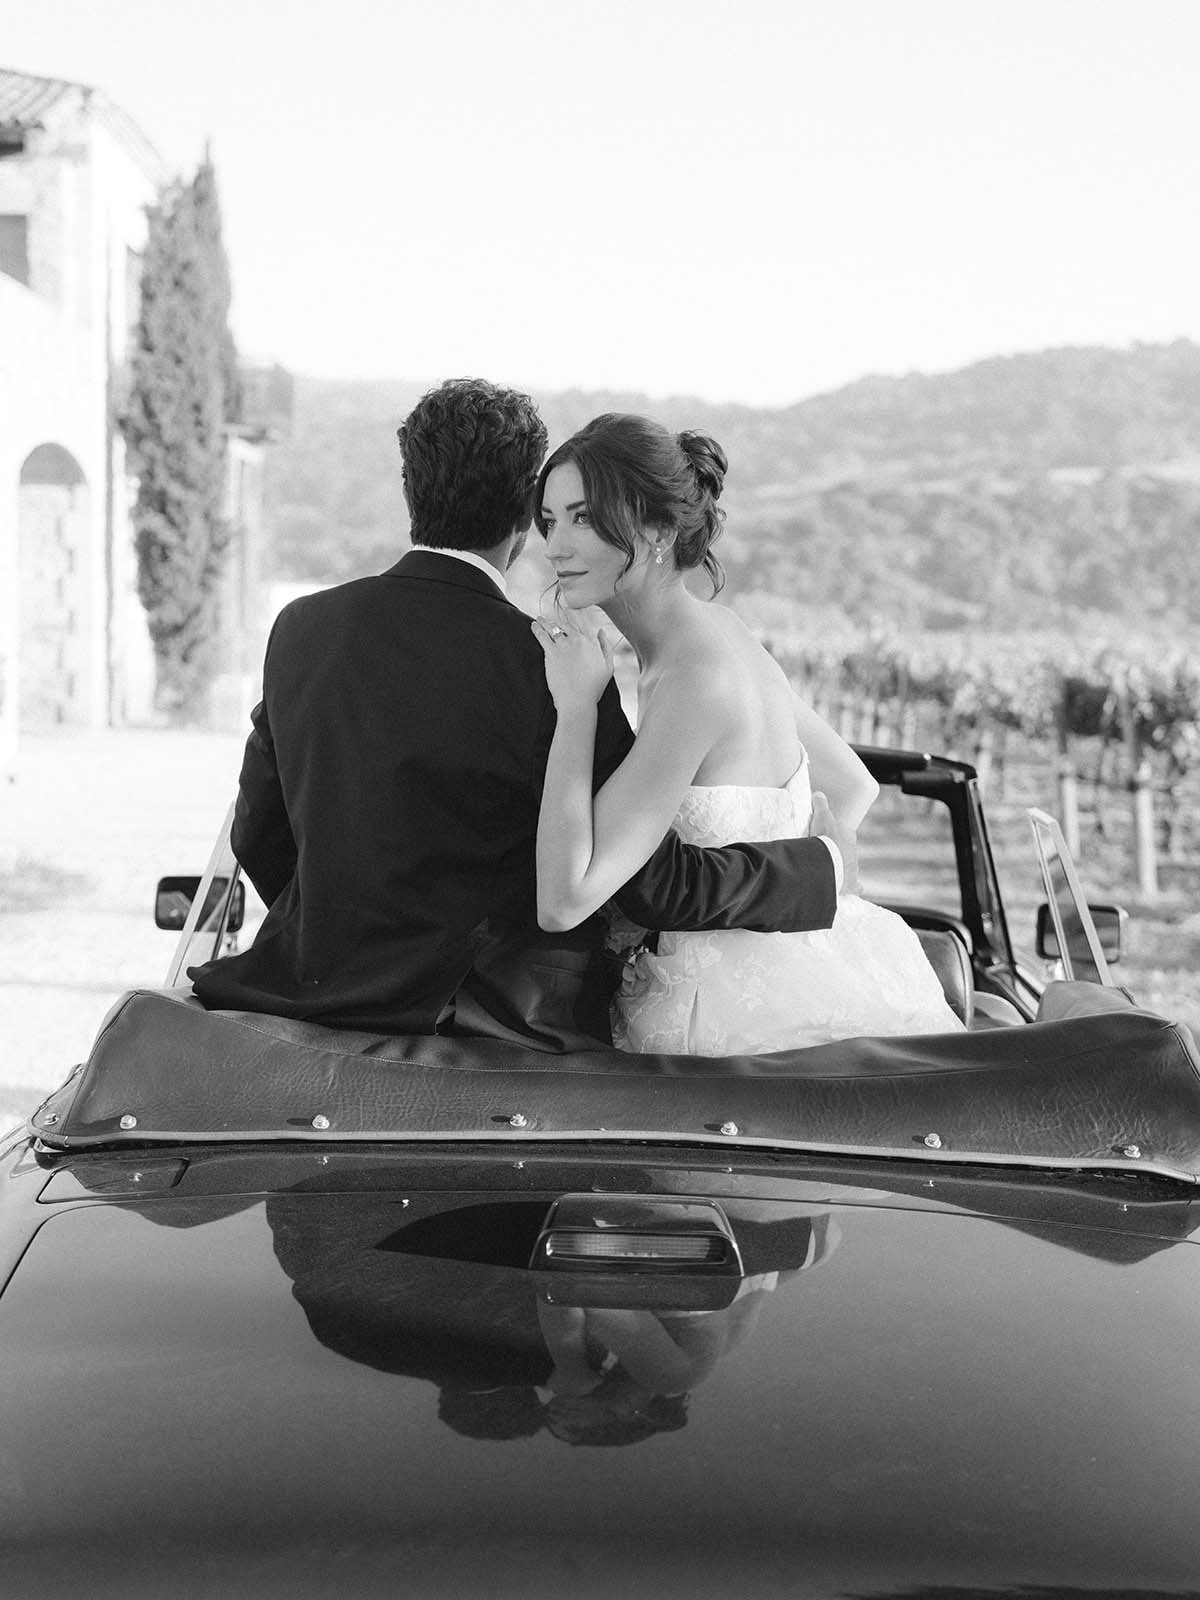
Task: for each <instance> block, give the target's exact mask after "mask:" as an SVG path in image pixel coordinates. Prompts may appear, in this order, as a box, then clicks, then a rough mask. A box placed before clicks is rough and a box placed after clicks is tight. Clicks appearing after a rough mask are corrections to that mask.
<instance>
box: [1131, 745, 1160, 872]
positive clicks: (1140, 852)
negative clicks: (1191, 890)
mask: <svg viewBox="0 0 1200 1600" xmlns="http://www.w3.org/2000/svg"><path fill="white" fill-rule="evenodd" d="M1129 787H1130V789H1131V790H1132V792H1133V837H1134V850H1135V853H1136V855H1137V879H1138V891H1139V893H1140V894H1142V895H1144V896H1146V897H1147V898H1148V899H1152V898H1153V897H1154V896H1155V895H1157V893H1158V849H1157V845H1156V843H1155V838H1154V773H1153V769H1152V768H1151V766H1150V763H1149V761H1148V760H1147V759H1146V758H1145V756H1143V757H1142V759H1141V760H1140V761H1139V762H1138V764H1137V769H1136V771H1135V772H1134V775H1133V777H1132V778H1131V780H1130V783H1129Z"/></svg>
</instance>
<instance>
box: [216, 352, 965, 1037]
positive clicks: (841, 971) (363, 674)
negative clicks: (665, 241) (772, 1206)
mask: <svg viewBox="0 0 1200 1600" xmlns="http://www.w3.org/2000/svg"><path fill="white" fill-rule="evenodd" d="M399 439H400V446H401V452H402V456H403V463H404V491H405V496H406V499H407V501H408V505H409V510H410V513H411V518H412V539H413V544H414V546H415V548H414V549H413V550H411V551H410V552H409V553H408V554H406V555H405V556H404V557H403V558H402V559H401V560H400V561H399V562H398V563H397V564H396V566H394V567H392V568H391V569H390V570H389V571H388V572H385V573H383V574H381V575H379V576H377V577H371V578H364V579H359V580H356V581H355V582H352V583H347V584H342V585H340V586H339V587H337V588H334V589H331V590H327V591H325V592H324V593H321V594H316V595H310V596H306V597H304V598H302V599H300V600H297V601H293V602H292V604H291V605H289V606H287V607H285V608H284V610H283V611H282V612H281V613H280V615H279V617H278V619H277V620H276V623H275V626H274V628H273V629H272V632H271V637H270V639H269V641H268V644H267V654H266V661H265V665H264V671H263V701H262V704H261V705H259V706H258V707H256V709H255V711H254V714H253V718H252V722H253V729H252V732H251V735H250V738H249V740H248V742H247V745H246V751H245V757H244V760H243V765H242V771H241V777H240V782H239V794H238V801H237V807H236V812H235V820H234V830H233V846H234V850H235V853H236V855H237V858H238V860H239V861H240V862H241V864H242V867H243V868H244V870H245V871H246V873H247V875H248V876H249V878H250V880H251V882H252V883H253V884H254V886H255V888H256V889H257V890H258V892H259V894H260V895H261V897H262V899H263V901H264V903H265V904H266V905H267V907H268V908H269V909H268V912H267V915H266V918H265V919H264V921H263V924H262V926H261V928H260V930H259V933H258V935H257V937H256V939H255V941H254V943H253V945H251V947H250V948H249V949H248V950H245V951H243V952H241V953H239V954H237V955H233V956H227V957H223V958H221V959H219V960H217V961H213V962H209V963H207V964H206V965H205V966H203V967H199V968H194V969H193V970H192V973H191V976H192V977H193V979H194V982H195V987H196V991H197V993H198V994H199V996H200V998H201V999H202V1000H203V1002H204V1003H205V1004H206V1005H207V1006H209V1007H221V1008H231V1009H236V1010H248V1011H261V1012H270V1013H274V1014H277V1015H284V1016H291V1017H299V1018H308V1019H311V1020H313V1021H316V1022H321V1023H325V1024H327V1025H331V1026H336V1027H342V1028H358V1029H367V1030H370V1031H372V1032H394V1033H408V1034H421V1033H427V1034H432V1033H445V1034H459V1035H475V1036H485V1037H490V1038H500V1039H506V1040H510V1041H512V1042H514V1043H518V1044H521V1045H525V1046H534V1047H535V1048H541V1049H546V1050H560V1051H562V1050H585V1049H596V1048H603V1047H606V1046H608V1045H609V1044H610V1042H612V1041H613V1039H614V1038H615V1042H616V1043H617V1044H618V1045H619V1046H621V1047H623V1048H625V1049H629V1050H636V1051H653V1052H664V1053H683V1054H698V1055H732V1054H746V1053H756V1052H762V1051H773V1050H785V1049H791V1048H795V1047H798V1046H803V1045H809V1044H814V1043H819V1042H823V1041H825V1040H828V1039H832V1038H843V1037H847V1036H851V1035H855V1034H871V1033H876V1034H879V1033H893V1034H895V1033H917V1032H933V1031H938V1032H941V1031H950V1030H954V1029H958V1028H959V1027H961V1024H960V1023H959V1022H958V1019H957V1018H956V1017H955V1016H954V1014H953V1012H952V1011H951V1010H950V1008H949V1007H948V1006H947V1005H946V1003H945V1000H944V999H943V996H942V993H941V988H940V985H939V983H938V980H937V978H936V976H935V975H934V973H933V971H932V969H931V968H930V967H929V965H928V963H927V962H926V961H925V959H924V956H923V954H922V952H921V949H920V946H919V944H918V942H917V940H916V937H915V935H913V934H912V933H911V931H910V930H909V929H908V928H907V927H906V926H905V924H904V923H903V922H901V921H900V920H899V919H898V918H896V917H893V916H892V915H890V914H889V913H887V912H885V911H882V910H881V909H879V908H878V907H875V906H872V905H870V904H869V903H868V902H866V901H863V900H862V899H860V898H859V897H858V895H857V894H856V893H854V892H853V890H854V889H855V887H856V885H855V882H854V871H855V869H854V830H855V829H856V828H857V826H858V824H859V822H860V821H861V819H862V816H863V814H864V813H865V812H866V810H867V808H868V806H869V805H870V803H871V801H872V800H873V798H874V796H875V792H876V789H875V785H874V782H873V780H872V779H871V778H870V776H869V775H868V774H867V772H866V771H865V769H864V768H863V766H862V764H861V763H860V762H859V761H858V760H857V758H856V757H855V756H854V754H853V752H852V751H851V750H850V749H849V747H848V746H847V745H846V744H844V743H843V741H842V740H841V739H839V738H838V737H837V735H835V734H834V733H833V731H832V730H831V729H830V728H828V727H827V726H826V725H825V724H824V723H823V722H822V721H821V720H820V719H819V718H818V717H816V716H815V714H814V713H813V712H811V711H810V710H808V709H806V708H805V707H803V706H799V705H797V703H796V701H795V699H794V696H793V695H792V692H791V689H790V687H789V686H788V684H787V682H786V680H785V679H784V677H783V674H782V673H781V671H780V670H779V668H778V667H777V666H776V665H775V663H774V662H773V661H772V660H771V658H770V656H769V655H767V653H766V652H765V651H764V650H762V648H761V647H760V646H759V645H758V644H757V643H756V642H755V641H754V640H753V638H752V637H751V636H750V635H749V633H748V632H747V630H746V629H745V628H744V627H743V626H742V624H741V623H740V622H739V621H738V619H737V618H736V617H735V616H734V615H733V613H731V612H729V611H728V610H726V609H725V608H723V607H717V606H712V605H709V604H708V603H707V602H705V601H702V600H699V599H697V598H696V597H694V596H693V595H692V594H691V592H690V591H689V590H688V589H687V588H686V587H685V584H684V581H683V578H684V574H685V573H686V572H687V571H689V570H691V569H693V568H704V569H706V570H707V571H708V572H709V573H710V574H711V575H713V576H714V579H716V578H718V577H719V568H718V567H717V564H716V561H715V558H714V557H713V555H712V552H711V546H712V542H713V540H714V538H715V537H716V535H717V533H718V532H719V529H720V524H721V518H722V513H721V512H720V510H719V509H718V507H717V505H716V500H717V496H718V495H719V493H720V490H721V486H722V478H723V474H724V470H725V459H724V456H723V454H722V453H721V451H720V449H719V447H718V446H716V445H715V444H714V443H713V442H712V441H710V440H707V439H704V438H702V437H700V436H699V435H695V434H684V435H681V436H679V437H675V436H673V435H671V434H669V433H667V432H666V430H665V429H662V428H660V427H659V426H658V425H657V424H655V423H652V422H649V421H646V420H644V419H641V418H637V417H601V418H597V419H596V420H595V421H594V422H592V423H590V424H589V425H588V426H587V427H586V428H584V429H583V430H581V432H580V433H578V434H576V435H575V436H574V437H573V438H572V439H570V440H568V442H567V443H566V444H565V445H563V446H561V447H560V448H559V449H558V450H557V451H555V453H554V454H553V455H552V456H551V457H550V458H549V460H548V461H546V462H545V464H544V465H542V458H543V456H544V454H545V449H546V443H547V438H546V431H545V428H544V426H543V424H542V422H541V419H540V418H539V417H538V415H537V412H536V410H535V409H534V407H533V404H532V402H531V401H529V400H528V398H527V397H525V396H523V395H519V394H516V393H513V392H512V391H508V390H504V389H499V388H497V387H495V386H494V385H492V384H489V383H485V382H483V381H481V380H474V379H462V380H455V381H453V382H450V383H446V384H443V385H442V386H441V387H440V388H438V389H435V390H433V391H431V393H429V394H428V395H426V396H425V397H424V399H422V400H421V401H420V402H419V404H418V405H417V406H416V407H415V409H414V410H413V412H412V413H411V415H410V416H409V417H408V418H407V419H406V421H405V422H404V424H403V425H402V427H401V428H400V430H399ZM539 468H540V471H539ZM531 514H532V517H533V518H534V519H536V522H537V526H538V530H539V532H540V533H541V535H542V536H543V537H544V538H545V540H546V549H547V554H548V556H549V558H550V561H551V563H552V565H553V567H554V569H555V573H556V576H557V579H558V584H557V589H558V606H557V617H556V620H555V621H554V622H553V623H552V624H545V623H541V622H535V623H533V624H532V625H531V623H530V619H529V618H528V617H527V616H525V615H524V614H523V613H522V612H520V611H519V610H518V609H517V608H516V607H515V606H513V605H512V604H511V603H510V602H509V601H508V599H507V597H506V593H505V572H506V570H507V568H508V566H509V565H510V564H511V562H512V561H513V560H514V559H515V558H516V556H517V555H518V554H519V553H520V550H521V548H522V546H523V544H524V540H525V535H526V530H527V529H528V527H529V523H530V520H531ZM589 606H600V607H601V608H603V609H604V610H605V611H606V612H607V613H608V615H609V616H610V618H611V619H612V620H613V622H614V623H615V624H616V625H617V626H618V627H620V629H621V630H622V632H623V633H624V634H625V636H626V637H627V638H628V639H629V641H630V642H631V644H632V645H633V647H634V649H635V650H636V651H637V654H638V658H639V662H640V665H641V674H640V678H639V706H640V712H639V730H638V735H637V737H636V739H635V738H634V736H633V734H632V732H631V731H630V728H629V725H628V723H627V722H626V720H625V718H624V715H623V714H622V712H621V709H620V702H619V697H618V695H617V691H616V687H615V684H614V683H613V681H612V676H611V653H610V648H609V645H608V641H607V638H606V637H605V636H604V635H603V634H599V635H597V634H594V633H593V632H592V631H591V630H589V629H587V628H586V627H584V626H582V625H581V624H580V622H579V620H578V617H577V613H581V612H582V611H583V610H584V609H585V608H587V607H589ZM810 768H811V771H810ZM814 788H816V789H818V790H822V791H824V793H825V794H826V795H828V804H826V803H825V801H824V800H823V799H821V798H818V799H817V801H816V803H815V804H814V798H813V789H814ZM672 824H674V826H673V825H672ZM810 832H811V833H812V835H813V837H805V835H808V834H809V833H810ZM747 840H752V841H756V842H755V843H746V842H744V841H747ZM843 874H844V876H845V881H844V882H843V881H842V877H843ZM839 891H840V892H839ZM609 902H613V903H615V906H616V907H617V908H618V910H619V911H620V913H621V914H622V915H623V916H625V917H627V918H629V919H630V920H632V921H633V922H635V923H637V924H639V925H641V926H643V927H647V928H653V929H661V930H668V931H666V932H663V933H662V934H661V935H660V937H659V940H658V948H657V952H656V953H654V954H648V953H647V954H644V955H642V956H641V957H639V959H638V961H637V963H636V965H635V968H634V971H633V974H632V981H630V982H627V983H626V985H625V986H624V991H623V992H622V994H621V995H619V996H618V997H617V999H616V1001H615V1006H614V1008H613V1010H612V1012H611V1013H610V1000H611V994H610V991H611V982H610V979H609V975H608V974H609V964H608V962H607V961H606V960H605V954H604V938H605V931H606V930H605V922H604V917H603V916H602V914H601V908H602V907H604V906H606V904H608V903H609ZM539 925H540V930H541V931H539ZM610 1030H611V1031H610Z"/></svg>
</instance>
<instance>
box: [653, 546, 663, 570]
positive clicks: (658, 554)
mask: <svg viewBox="0 0 1200 1600" xmlns="http://www.w3.org/2000/svg"><path fill="white" fill-rule="evenodd" d="M654 565H655V566H656V567H661V566H662V546H661V545H655V547H654Z"/></svg>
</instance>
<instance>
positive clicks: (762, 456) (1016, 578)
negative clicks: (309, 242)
mask: <svg viewBox="0 0 1200 1600" xmlns="http://www.w3.org/2000/svg"><path fill="white" fill-rule="evenodd" d="M426 387H427V385H426V384H424V383H402V382H395V383H368V382H357V383H355V382H331V381H318V380H313V379H299V380H297V385H296V417H295V425H294V429H293V433H292V436H291V438H290V439H289V440H288V441H286V442H285V443H283V444H281V445H279V446H278V447H276V449H275V450H274V451H273V453H272V461H271V468H270V478H269V516H270V523H271V527H272V531H273V552H274V555H273V559H274V565H275V568H276V572H277V574H278V575H279V576H281V577H289V578H297V579H309V580H317V581H338V580H340V579H343V578H346V577H350V576H354V575H357V574H360V573H362V572H369V571H377V570H379V569H380V568H381V567H382V566H385V565H388V564H390V563H391V562H392V561H393V560H395V557H396V553H397V551H398V550H399V549H401V548H402V547H403V546H404V544H405V542H406V536H407V515H406V512H405V508H404V502H403V495H402V492H401V487H400V463H399V454H398V450H397V446H396V442H395V430H396V427H397V424H398V423H399V421H400V419H401V418H402V417H403V416H404V415H405V413H406V412H407V411H408V410H409V409H410V407H411V406H412V404H413V403H414V402H415V400H416V399H417V398H418V397H419V395H420V394H421V393H422V392H423V390H424V389H425V388H426ZM536 398H537V400H538V404H539V407H540V409H541V411H542V414H543V415H544V417H545V418H546V422H547V426H548V428H549V430H550V435H551V440H552V442H553V443H557V442H558V441H560V440H561V439H563V438H565V437H566V436H567V435H568V434H569V433H571V432H572V431H573V430H574V429H575V428H577V427H579V426H580V425H581V424H582V423H583V422H585V421H586V420H587V419H588V418H589V417H592V416H595V415H596V414H597V413H598V412H601V411H610V410H627V411H640V412H644V413H647V414H649V415H652V416H655V417H658V418H659V419H660V420H662V421H663V422H665V423H666V424H667V425H668V426H671V427H674V428H682V427H685V426H686V427H693V428H699V429H701V430H703V431H705V432H709V433H711V434H713V435H714V436H715V437H716V438H718V439H719V440H720V441H721V443H722V444H723V445H724V447H725V449H726V451H727V452H728V455H729V458H730V463H731V467H730V474H729V479H728V483H727V491H726V494H727V498H726V505H727V508H728V512H729V520H728V527H727V532H726V536H725V538H724V540H723V541H722V545H721V548H720V553H721V556H722V559H723V560H724V562H725V565H726V567H727V569H728V572H729V579H730V582H729V596H730V597H731V598H735V599H737V600H739V602H741V601H746V600H747V599H748V597H749V596H751V595H754V594H757V595H759V596H770V597H772V598H771V602H770V603H771V604H774V605H775V606H776V608H778V607H779V605H780V604H781V602H783V603H786V604H788V605H792V606H795V607H796V608H807V607H808V606H813V607H817V608H820V609H821V610H822V611H825V610H827V609H828V608H830V607H833V608H835V609H839V610H841V611H844V612H845V613H846V615H847V616H848V617H850V618H851V619H855V620H864V619H866V618H869V617H871V616H885V617H889V618H892V619H894V620H896V621H898V622H904V623H907V624H924V625H927V626H952V625H954V624H955V623H958V622H962V621H966V620H979V621H985V622H986V623H987V624H988V625H990V626H996V627H1011V626H1015V625H1018V624H1020V625H1025V626H1028V625H1029V624H1030V623H1035V624H1040V623H1057V622H1059V621H1061V620H1063V619H1064V617H1070V616H1074V615H1076V614H1077V613H1079V612H1082V611H1084V610H1086V611H1089V612H1091V613H1092V614H1093V615H1095V614H1097V613H1099V614H1107V615H1112V616H1113V617H1114V618H1115V617H1117V616H1120V617H1122V618H1123V619H1124V620H1125V621H1129V622H1134V623H1137V624H1139V625H1152V624H1159V625H1162V624H1168V625H1175V626H1185V625H1189V624H1196V623H1198V622H1200V561H1197V560H1196V557H1195V552H1196V550H1197V549H1198V548H1200V346H1197V345H1195V344H1192V343H1190V342H1187V341H1178V342H1176V343H1173V344H1169V345H1139V346H1135V347H1134V348H1133V349H1130V350H1109V349H1064V350H1050V351H1043V352H1040V353H1035V354H1027V355H1015V356H1006V357H996V358H994V359H991V360H987V361H982V362H978V363H976V364H974V365H972V366H969V367H965V368H963V369H962V370H960V371H958V372H951V373H944V374H938V375H933V376H926V375H920V374H911V375H908V376H904V377H867V378H862V379H860V380H859V381H857V382H856V383H853V384H850V385H847V386H846V387H845V388H842V389H838V390H836V391H833V392H831V393H829V394H824V395H818V396H814V397H813V398H811V399H808V400H804V401H801V402H799V403H798V404H796V405H793V406H789V407H786V408H781V409H773V410H758V409H755V408H752V407H747V406H734V405H713V404H708V403H705V402H703V401H698V400H689V399H686V398H678V397H676V398H671V399H666V400H651V399H647V398H646V397H645V396H644V395H639V394H634V393H628V394H615V393H585V392H582V391H577V390H571V391H568V392H565V393H558V394H548V395H538V396H536ZM1131 575H1136V582H1134V583H1132V584H1131V582H1130V578H1131ZM764 603H765V602H764Z"/></svg>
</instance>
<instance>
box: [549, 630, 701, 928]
mask: <svg viewBox="0 0 1200 1600" xmlns="http://www.w3.org/2000/svg"><path fill="white" fill-rule="evenodd" d="M539 630H540V631H539ZM535 631H538V632H539V638H541V639H542V643H543V648H544V649H545V651H546V676H547V679H548V681H549V683H550V692H551V694H552V695H553V696H554V702H555V705H556V707H557V710H558V719H557V722H556V725H555V730H554V738H553V740H552V741H551V744H550V754H549V758H548V760H547V763H546V778H545V784H544V786H543V789H542V804H541V811H540V813H539V816H538V832H537V900H538V924H539V926H541V927H542V928H544V929H546V930H547V931H561V930H563V929H567V928H574V927H576V926H577V925H578V924H579V923H580V922H582V921H583V920H584V918H585V917H588V916H590V915H591V914H592V912H593V911H596V910H597V909H598V908H599V907H600V906H602V905H603V904H604V902H605V901H606V900H608V899H610V898H611V896H612V895H613V894H614V893H615V892H616V891H617V890H618V889H620V888H621V886H622V885H623V884H624V883H626V882H627V880H628V879H629V878H631V877H632V876H633V874H634V873H635V872H637V870H638V869H639V868H640V867H642V866H644V865H645V864H646V862H647V861H648V860H649V859H650V857H651V856H652V855H653V853H654V851H655V849H656V847H657V846H658V844H659V843H660V842H661V840H662V839H663V837H664V835H665V834H666V832H667V830H668V829H669V828H670V826H671V824H672V822H673V821H674V819H675V813H676V812H677V811H678V809H679V802H680V801H681V800H682V798H683V795H684V792H685V791H686V789H687V788H688V785H689V784H690V783H691V781H692V779H693V777H694V776H695V774H696V771H697V769H698V768H699V766H700V763H701V762H702V761H703V759H704V757H705V756H706V755H707V754H708V752H709V750H710V749H711V748H712V746H713V744H714V743H715V741H716V737H717V733H718V731H719V730H720V729H721V727H722V726H723V721H722V719H723V716H724V714H725V711H726V708H727V700H728V693H727V687H726V686H725V685H722V684H721V683H720V682H719V680H718V679H717V678H716V676H715V675H714V677H713V678H712V679H706V682H705V690H704V694H703V695H700V694H697V693H696V692H695V688H694V686H690V687H687V686H673V685H672V684H671V683H670V682H669V681H668V682H664V683H663V684H662V685H661V686H660V687H659V689H658V691H657V692H656V693H655V696H654V701H653V704H652V705H651V706H650V707H649V709H648V710H647V712H646V714H645V716H644V718H643V719H642V725H641V727H640V728H639V729H638V735H637V738H636V740H635V741H634V744H633V748H632V749H631V750H630V752H629V754H628V755H627V756H626V757H625V760H624V761H623V762H622V763H621V765H620V766H619V767H618V768H617V770H616V771H615V772H614V773H613V774H612V776H611V777H610V778H609V779H608V781H607V782H606V783H605V784H604V786H603V788H602V789H601V790H600V791H599V792H598V793H597V794H596V795H595V796H594V797H593V795H592V757H593V751H594V748H595V740H596V704H597V701H598V699H599V696H600V694H601V693H602V691H603V688H604V684H605V683H606V682H607V681H608V675H609V673H610V671H611V657H610V656H609V655H608V653H607V651H606V649H605V647H604V646H603V645H602V644H601V643H600V642H599V641H597V640H595V639H592V638H591V637H590V636H589V635H586V634H581V633H577V632H576V631H574V630H572V631H571V632H570V633H569V634H567V635H566V636H565V637H560V638H558V639H556V640H551V639H550V637H549V635H548V633H547V632H546V630H544V629H542V628H541V625H540V624H538V625H537V626H536V628H535ZM684 687H687V692H684Z"/></svg>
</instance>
